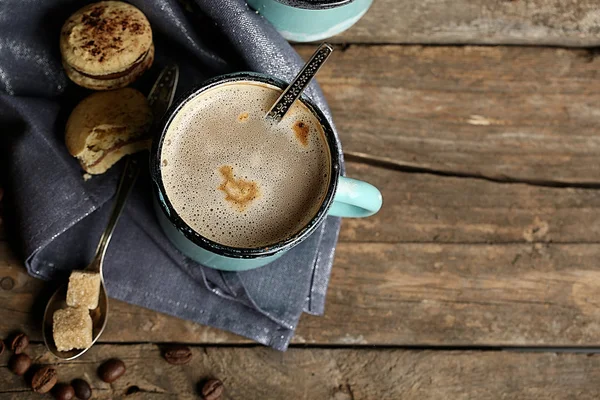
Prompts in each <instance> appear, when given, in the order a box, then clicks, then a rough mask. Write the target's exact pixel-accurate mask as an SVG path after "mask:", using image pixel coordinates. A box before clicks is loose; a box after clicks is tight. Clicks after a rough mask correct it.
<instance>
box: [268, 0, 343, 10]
mask: <svg viewBox="0 0 600 400" xmlns="http://www.w3.org/2000/svg"><path fill="white" fill-rule="evenodd" d="M276 1H277V2H279V3H281V4H285V5H286V6H290V7H297V8H306V9H309V10H322V9H326V8H334V7H340V6H345V5H346V4H349V3H352V2H353V1H354V0H276Z"/></svg>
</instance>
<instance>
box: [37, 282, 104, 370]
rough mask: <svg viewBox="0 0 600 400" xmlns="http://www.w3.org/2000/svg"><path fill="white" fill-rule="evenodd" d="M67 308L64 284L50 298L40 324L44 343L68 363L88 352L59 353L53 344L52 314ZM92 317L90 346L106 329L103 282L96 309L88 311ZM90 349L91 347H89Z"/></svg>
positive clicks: (78, 350) (77, 350)
mask: <svg viewBox="0 0 600 400" xmlns="http://www.w3.org/2000/svg"><path fill="white" fill-rule="evenodd" d="M66 307H67V285H66V284H64V285H62V286H61V287H60V288H58V290H56V292H54V294H53V295H52V297H51V298H50V300H49V301H48V304H47V305H46V310H45V311H44V322H43V324H42V336H43V337H44V343H45V344H46V347H47V348H48V350H50V352H51V353H52V354H54V355H55V356H56V357H58V358H60V359H62V360H65V361H68V360H73V359H75V358H77V357H79V356H81V355H82V354H83V353H85V352H86V351H88V349H89V347H88V348H87V349H73V350H69V351H59V350H58V349H57V348H56V344H55V343H54V337H53V336H52V319H53V316H54V312H55V311H56V310H60V309H62V308H66ZM90 316H91V317H92V345H93V344H94V343H95V342H96V340H98V338H99V337H100V335H101V334H102V331H104V328H105V327H106V321H107V320H108V296H107V295H106V290H105V288H104V282H101V283H100V296H99V298H98V307H96V308H95V309H93V310H91V311H90ZM90 347H91V346H90Z"/></svg>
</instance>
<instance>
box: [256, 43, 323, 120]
mask: <svg viewBox="0 0 600 400" xmlns="http://www.w3.org/2000/svg"><path fill="white" fill-rule="evenodd" d="M332 52H333V47H332V46H331V45H330V44H327V43H323V44H322V45H321V46H319V48H318V49H317V51H315V53H314V54H313V55H312V57H311V58H310V60H308V62H307V63H306V64H305V65H304V67H303V68H302V70H301V71H300V72H299V73H298V75H296V77H295V78H294V80H293V81H292V83H290V85H289V86H288V87H287V88H286V89H285V90H284V91H283V93H281V96H279V98H278V99H277V101H275V104H273V106H272V107H271V109H270V110H269V112H268V113H267V116H266V118H268V119H271V120H273V121H275V122H279V121H281V120H282V119H283V116H284V115H285V114H286V113H287V112H288V110H289V109H290V108H291V107H292V104H294V102H295V101H296V100H297V99H298V97H300V95H301V94H302V92H303V91H304V89H306V87H307V86H308V84H309V83H310V81H311V80H312V79H313V78H314V76H315V75H316V74H317V72H318V71H319V69H320V68H321V66H322V65H323V64H324V63H325V61H327V59H328V58H329V56H330V55H331V53H332Z"/></svg>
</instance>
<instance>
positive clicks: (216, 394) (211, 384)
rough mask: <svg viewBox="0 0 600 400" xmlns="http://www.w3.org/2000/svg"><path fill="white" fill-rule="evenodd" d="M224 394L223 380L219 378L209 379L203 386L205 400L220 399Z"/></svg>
mask: <svg viewBox="0 0 600 400" xmlns="http://www.w3.org/2000/svg"><path fill="white" fill-rule="evenodd" d="M222 394H223V382H221V381H220V380H218V379H209V380H207V381H206V383H205V384H204V386H202V398H203V399H204V400H219V399H220V398H221V395H222Z"/></svg>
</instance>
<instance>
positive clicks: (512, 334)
mask: <svg viewBox="0 0 600 400" xmlns="http://www.w3.org/2000/svg"><path fill="white" fill-rule="evenodd" d="M0 248H1V249H2V251H1V253H2V258H1V260H2V261H1V262H0V279H1V278H5V277H9V278H10V279H12V280H13V281H14V282H15V286H14V287H13V288H12V289H11V290H0V315H1V318H0V337H2V336H6V335H8V334H9V333H10V332H12V331H13V330H15V329H17V328H19V329H21V327H22V329H24V330H25V331H26V332H27V333H28V334H30V335H31V336H32V338H34V339H36V340H39V339H40V329H39V328H40V327H39V322H40V320H41V313H42V311H43V305H44V304H45V301H46V300H47V298H48V296H49V294H50V293H49V290H46V291H44V286H45V284H44V283H43V282H41V281H39V280H35V279H34V278H31V277H29V276H28V275H27V274H26V272H25V271H24V269H23V268H22V267H21V266H20V263H18V262H17V261H16V260H15V259H14V258H11V257H12V256H11V255H10V254H9V253H8V251H7V249H6V245H5V244H2V245H0ZM599 258H600V244H561V245H558V244H551V243H549V244H541V243H535V244H533V243H532V244H511V245H509V244H507V245H461V244H418V243H415V244H403V243H396V244H394V243H340V245H339V246H338V249H337V253H336V262H335V265H334V268H333V272H332V277H331V283H330V287H329V291H328V297H327V305H326V312H325V315H324V316H323V317H312V316H304V317H303V318H302V319H301V321H300V325H299V327H298V331H297V335H296V337H295V338H294V343H307V344H324V345H346V344H357V345H376V344H385V345H458V346H467V345H493V346H533V345H540V346H598V345H600V341H599V339H598V338H599V337H600V335H599V333H600V324H599V323H598V321H600V307H598V301H597V298H598V296H597V293H599V292H600V269H599V268H598V259H599ZM175 338H176V340H177V341H181V342H189V343H222V342H228V343H236V342H237V343H240V342H247V340H245V339H241V338H238V337H236V336H234V335H231V334H225V333H223V332H220V331H217V330H214V329H209V328H206V327H201V326H199V325H196V324H193V323H190V322H185V321H181V320H178V319H176V318H173V317H167V316H164V315H162V314H158V313H154V312H151V311H148V310H143V309H141V308H139V307H134V306H129V305H126V304H124V303H121V302H117V301H115V302H114V304H111V319H110V322H109V324H108V327H107V330H106V331H105V333H104V335H103V336H102V338H101V340H102V341H105V342H140V341H151V342H169V341H172V340H174V339H175Z"/></svg>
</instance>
